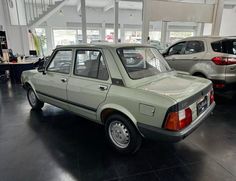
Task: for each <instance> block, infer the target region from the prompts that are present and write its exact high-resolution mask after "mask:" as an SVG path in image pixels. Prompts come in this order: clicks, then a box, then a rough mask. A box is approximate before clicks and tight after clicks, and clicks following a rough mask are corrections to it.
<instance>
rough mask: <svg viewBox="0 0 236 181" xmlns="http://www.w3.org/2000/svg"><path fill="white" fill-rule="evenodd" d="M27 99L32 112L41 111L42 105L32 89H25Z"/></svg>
mask: <svg viewBox="0 0 236 181" xmlns="http://www.w3.org/2000/svg"><path fill="white" fill-rule="evenodd" d="M27 98H28V101H29V104H30V106H31V107H32V109H33V110H41V108H42V107H43V106H44V103H43V102H42V101H40V100H39V99H38V98H37V96H36V94H35V92H34V90H33V89H32V88H29V89H27Z"/></svg>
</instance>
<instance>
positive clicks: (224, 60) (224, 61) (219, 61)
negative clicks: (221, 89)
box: [211, 57, 236, 65]
mask: <svg viewBox="0 0 236 181" xmlns="http://www.w3.org/2000/svg"><path fill="white" fill-rule="evenodd" d="M211 60H212V61H213V62H214V63H215V64H216V65H234V64H236V58H233V57H214V58H212V59H211Z"/></svg>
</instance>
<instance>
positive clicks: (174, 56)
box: [165, 42, 186, 70]
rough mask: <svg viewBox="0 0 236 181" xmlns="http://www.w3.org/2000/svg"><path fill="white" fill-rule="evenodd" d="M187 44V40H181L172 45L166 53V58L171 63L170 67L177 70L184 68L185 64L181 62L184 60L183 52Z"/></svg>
mask: <svg viewBox="0 0 236 181" xmlns="http://www.w3.org/2000/svg"><path fill="white" fill-rule="evenodd" d="M185 46H186V42H179V43H177V44H175V45H172V46H171V47H170V48H169V49H168V51H167V53H166V55H165V59H166V60H167V62H168V63H169V65H170V67H172V68H174V69H175V70H183V69H184V68H183V65H181V64H180V63H179V62H180V61H182V60H183V58H184V57H183V53H184V49H185Z"/></svg>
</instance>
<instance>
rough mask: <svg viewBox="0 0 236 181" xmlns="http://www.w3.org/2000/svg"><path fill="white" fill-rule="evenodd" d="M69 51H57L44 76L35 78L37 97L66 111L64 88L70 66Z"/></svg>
mask: <svg viewBox="0 0 236 181" xmlns="http://www.w3.org/2000/svg"><path fill="white" fill-rule="evenodd" d="M72 52H73V51H72V50H71V49H65V50H58V51H56V52H55V53H54V54H53V58H52V59H51V61H50V63H49V64H48V66H47V68H46V71H45V73H44V74H40V75H39V77H38V78H37V83H36V87H35V88H36V91H37V93H38V95H39V97H40V98H41V99H42V100H44V101H45V102H48V103H50V104H53V105H56V106H58V107H61V108H65V109H68V106H67V104H66V103H65V102H66V101H67V93H66V88H67V84H68V80H69V77H70V69H71V65H72V57H73V56H72V54H73V53H72Z"/></svg>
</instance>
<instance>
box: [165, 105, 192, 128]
mask: <svg viewBox="0 0 236 181" xmlns="http://www.w3.org/2000/svg"><path fill="white" fill-rule="evenodd" d="M191 122H192V110H191V109H190V108H187V109H184V110H181V111H179V112H171V113H169V115H168V117H167V120H166V124H165V126H164V127H165V129H168V130H171V131H179V130H181V129H183V128H185V127H187V126H188V125H190V124H191Z"/></svg>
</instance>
